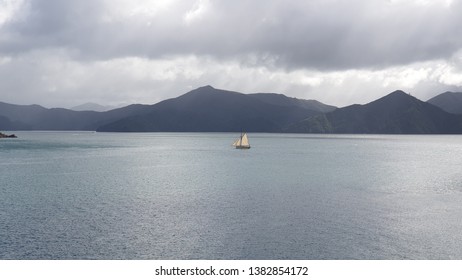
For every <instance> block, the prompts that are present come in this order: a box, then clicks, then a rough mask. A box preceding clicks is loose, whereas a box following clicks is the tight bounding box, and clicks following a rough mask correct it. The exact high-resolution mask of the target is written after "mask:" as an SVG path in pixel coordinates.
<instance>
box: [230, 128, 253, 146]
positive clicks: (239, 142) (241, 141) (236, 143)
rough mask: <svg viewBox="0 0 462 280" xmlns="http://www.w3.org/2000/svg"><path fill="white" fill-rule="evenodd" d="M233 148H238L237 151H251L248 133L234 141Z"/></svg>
mask: <svg viewBox="0 0 462 280" xmlns="http://www.w3.org/2000/svg"><path fill="white" fill-rule="evenodd" d="M233 146H234V147H236V149H250V144H249V138H247V133H242V132H241V137H239V138H237V140H236V141H234V143H233Z"/></svg>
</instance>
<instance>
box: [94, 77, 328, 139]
mask: <svg viewBox="0 0 462 280" xmlns="http://www.w3.org/2000/svg"><path fill="white" fill-rule="evenodd" d="M281 98H282V99H284V97H281ZM285 98H286V99H289V98H287V97H285ZM262 99H265V97H261V96H254V95H248V94H242V93H239V92H234V91H227V90H220V89H215V88H213V87H211V86H205V87H200V88H198V89H195V90H192V91H190V92H188V93H186V94H184V95H182V96H179V97H177V98H172V99H169V100H165V101H162V102H159V103H157V104H155V105H152V106H151V108H150V109H149V112H148V113H146V114H140V115H137V116H131V117H127V118H124V119H121V120H118V121H116V122H114V123H110V124H107V125H103V126H101V127H99V128H98V131H127V132H130V131H131V132H135V131H136V132H148V131H178V132H180V131H185V132H186V131H197V132H199V131H204V132H205V131H207V132H225V131H233V132H235V131H241V130H245V131H248V132H281V131H282V130H283V129H284V128H285V127H287V126H288V125H290V124H291V123H293V122H295V121H297V120H301V119H304V118H307V117H310V116H314V115H316V114H319V112H318V111H314V110H311V109H307V108H304V107H303V106H297V105H295V104H281V105H279V104H276V103H274V102H273V103H272V102H267V101H262ZM289 103H290V102H289Z"/></svg>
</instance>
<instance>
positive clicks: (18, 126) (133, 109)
mask: <svg viewBox="0 0 462 280" xmlns="http://www.w3.org/2000/svg"><path fill="white" fill-rule="evenodd" d="M146 107H149V106H148V105H138V104H135V105H130V106H127V107H124V108H119V109H114V110H111V111H108V112H94V111H82V112H77V111H72V110H68V109H62V108H52V109H47V108H44V107H42V106H39V105H14V104H8V103H3V102H0V116H1V117H0V129H2V130H96V129H97V128H98V127H99V126H101V125H103V124H106V123H109V122H113V121H115V120H118V119H121V118H125V117H127V116H131V115H135V114H138V113H140V114H141V113H143V112H144V111H143V110H144V109H145V108H146Z"/></svg>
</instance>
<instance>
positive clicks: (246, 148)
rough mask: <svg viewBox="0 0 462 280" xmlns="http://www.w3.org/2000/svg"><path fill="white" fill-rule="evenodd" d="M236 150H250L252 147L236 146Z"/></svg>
mask: <svg viewBox="0 0 462 280" xmlns="http://www.w3.org/2000/svg"><path fill="white" fill-rule="evenodd" d="M236 149H239V150H248V149H250V146H236Z"/></svg>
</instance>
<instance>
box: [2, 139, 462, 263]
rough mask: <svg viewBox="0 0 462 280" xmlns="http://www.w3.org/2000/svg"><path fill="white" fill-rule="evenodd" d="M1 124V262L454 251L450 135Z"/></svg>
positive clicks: (461, 210)
mask: <svg viewBox="0 0 462 280" xmlns="http://www.w3.org/2000/svg"><path fill="white" fill-rule="evenodd" d="M14 133H15V134H16V135H17V136H18V137H19V138H17V139H0V259H2V260H9V259H15V260H29V259H46V260H68V259H69V260H76V259H77V260H80V259H84V260H86V259H93V260H94V259H96V260H99V259H104V260H107V259H109V260H113V259H134V260H143V259H154V260H167V259H168V260H179V259H186V260H191V259H194V260H209V259H210V260H221V259H227V260H248V259H250V260H254V259H263V260H266V259H274V260H284V259H294V260H297V259H317V260H318V259H319V260H325V259H328V260H336V259H341V260H345V259H346V260H350V259H353V260H354V259H360V260H370V259H372V260H376V259H378V260H382V259H386V260H403V259H411V260H420V259H432V260H434V259H437V260H438V259H444V260H448V259H462V222H461V221H462V135H321V134H264V133H249V134H248V136H249V141H250V145H251V146H252V147H251V149H249V150H238V149H234V147H232V145H231V144H232V143H233V142H234V140H235V139H237V138H238V137H239V133H96V132H42V131H37V132H21V131H19V132H14Z"/></svg>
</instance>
